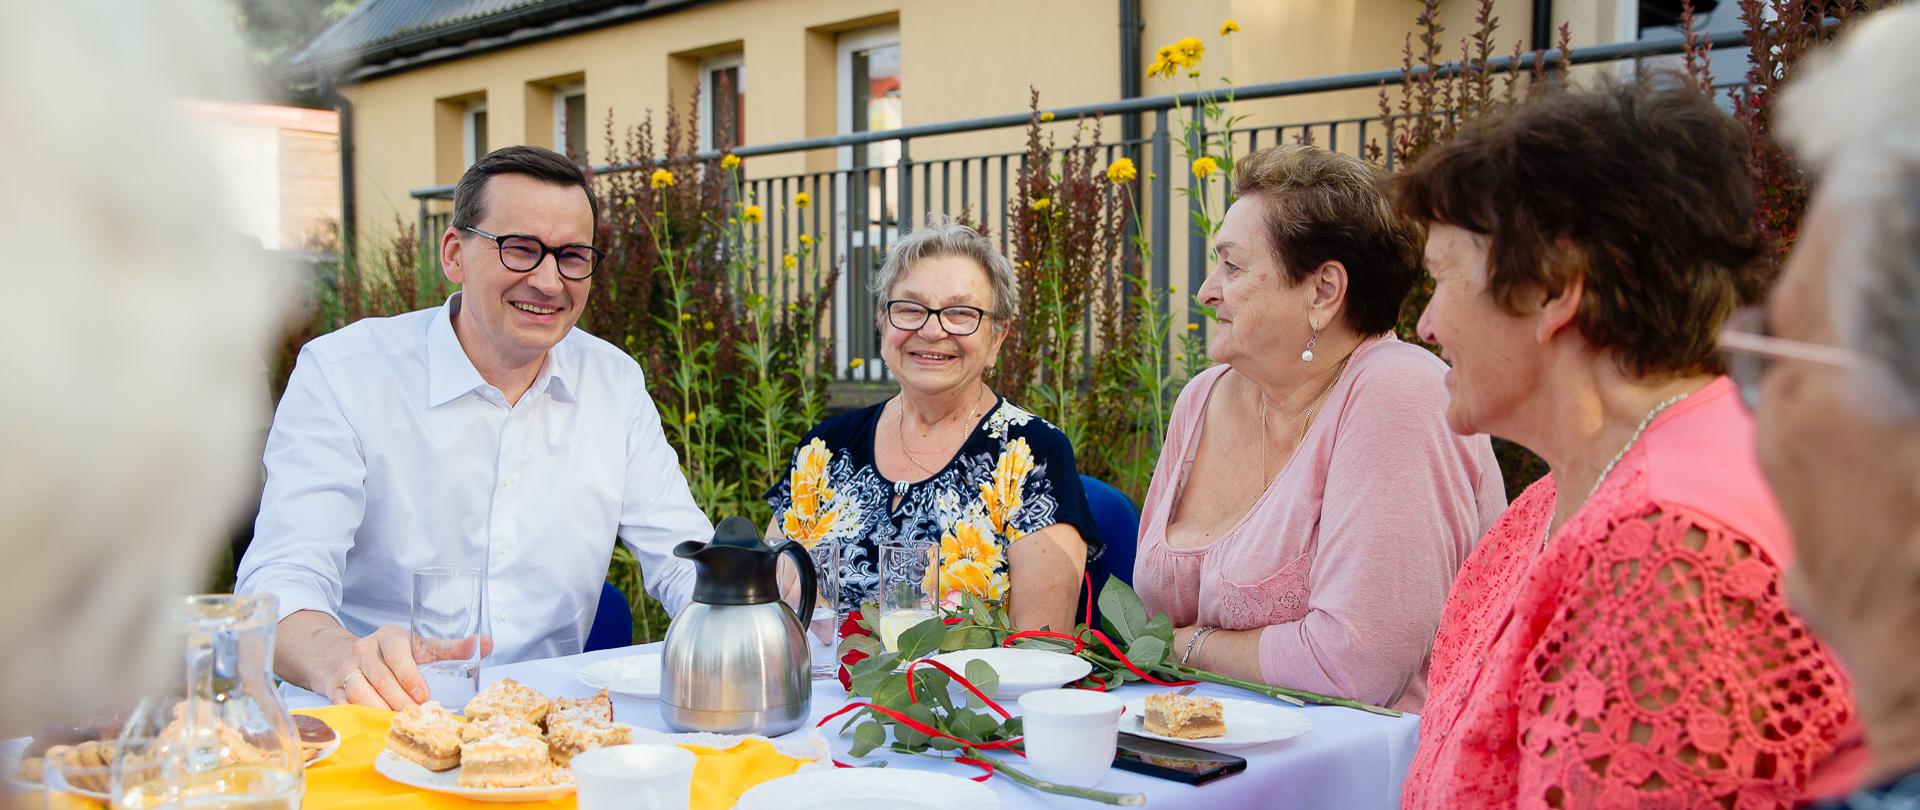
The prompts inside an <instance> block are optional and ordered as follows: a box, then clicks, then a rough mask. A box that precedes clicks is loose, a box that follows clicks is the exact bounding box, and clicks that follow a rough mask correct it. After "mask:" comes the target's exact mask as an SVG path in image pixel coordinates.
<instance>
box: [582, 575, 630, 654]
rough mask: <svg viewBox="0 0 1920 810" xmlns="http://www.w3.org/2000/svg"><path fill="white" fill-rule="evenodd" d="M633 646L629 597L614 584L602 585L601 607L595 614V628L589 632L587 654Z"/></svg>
mask: <svg viewBox="0 0 1920 810" xmlns="http://www.w3.org/2000/svg"><path fill="white" fill-rule="evenodd" d="M631 646H633V607H632V606H631V605H628V604H627V595H626V594H624V593H621V592H620V589H619V588H616V587H614V586H613V583H611V582H607V583H602V587H601V588H600V607H599V609H598V611H597V612H595V613H594V614H593V628H592V629H591V630H588V631H587V649H586V651H587V652H593V651H594V650H611V649H613V648H615V647H631Z"/></svg>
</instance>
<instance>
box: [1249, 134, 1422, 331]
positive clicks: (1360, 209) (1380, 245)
mask: <svg viewBox="0 0 1920 810" xmlns="http://www.w3.org/2000/svg"><path fill="white" fill-rule="evenodd" d="M1384 178H1385V175H1384V174H1383V173H1382V172H1381V171H1380V170H1379V169H1378V168H1376V167H1374V166H1373V165H1372V164H1370V163H1367V162H1365V161H1362V160H1360V159H1359V158H1355V157H1352V156H1349V155H1343V154H1340V153H1338V152H1329V151H1327V150H1325V149H1321V148H1319V147H1315V146H1302V145H1294V144H1288V145H1281V146H1273V147H1269V148H1266V149H1262V150H1260V151H1258V152H1254V153H1252V154H1250V155H1247V156H1246V157H1243V158H1241V159H1240V160H1239V161H1237V162H1236V165H1235V167H1234V177H1233V193H1234V196H1236V197H1260V198H1263V199H1265V200H1266V201H1267V204H1268V209H1267V222H1266V231H1267V240H1268V242H1270V243H1271V244H1272V246H1273V250H1274V252H1275V253H1277V254H1279V256H1280V265H1281V267H1282V268H1283V272H1285V274H1286V277H1287V280H1288V282H1289V283H1292V284H1299V283H1300V282H1302V281H1304V280H1305V279H1306V278H1307V275H1308V274H1309V273H1312V272H1313V270H1314V268H1317V267H1319V266H1320V265H1322V264H1325V263H1326V262H1329V261H1337V262H1340V263H1341V264H1343V265H1345V266H1346V268H1347V305H1346V311H1345V312H1344V313H1343V315H1342V317H1344V318H1345V319H1346V322H1347V325H1348V326H1351V327H1353V330H1354V331H1356V332H1359V333H1360V334H1362V335H1375V334H1380V333H1382V332H1385V331H1387V330H1389V329H1392V328H1393V325H1394V323H1395V322H1396V321H1398V320H1399V318H1400V302H1401V301H1402V300H1404V299H1405V298H1406V297H1407V291H1408V290H1411V289H1413V280H1414V278H1415V276H1416V274H1418V273H1419V267H1420V243H1421V233H1420V229H1419V228H1418V227H1417V226H1415V225H1414V224H1413V223H1411V222H1409V221H1408V220H1406V219H1404V218H1402V217H1401V216H1399V215H1398V214H1395V213H1394V211H1393V208H1392V207H1391V206H1390V205H1388V203H1387V198H1386V195H1385V194H1384V193H1383V192H1382V191H1381V181H1382V180H1383V179H1384Z"/></svg>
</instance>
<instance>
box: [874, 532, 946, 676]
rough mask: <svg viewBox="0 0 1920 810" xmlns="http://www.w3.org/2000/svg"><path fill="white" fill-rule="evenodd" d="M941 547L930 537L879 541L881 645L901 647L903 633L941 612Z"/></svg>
mask: <svg viewBox="0 0 1920 810" xmlns="http://www.w3.org/2000/svg"><path fill="white" fill-rule="evenodd" d="M938 553H939V546H937V545H936V544H935V543H934V542H933V541H932V540H929V539H900V540H889V541H887V542H884V543H881V544H880V559H879V563H880V625H879V628H878V630H879V633H880V644H881V646H882V647H884V648H885V649H886V650H887V651H888V652H897V651H899V649H900V634H901V633H905V632H906V631H907V630H908V629H909V628H912V627H913V626H914V625H916V624H919V623H921V622H924V621H926V620H928V619H931V618H933V617H935V616H938V615H940V611H939V601H938V599H937V596H936V595H937V594H938V593H940V588H939V577H940V566H939V565H938V564H936V563H935V559H936V555H937V554H938Z"/></svg>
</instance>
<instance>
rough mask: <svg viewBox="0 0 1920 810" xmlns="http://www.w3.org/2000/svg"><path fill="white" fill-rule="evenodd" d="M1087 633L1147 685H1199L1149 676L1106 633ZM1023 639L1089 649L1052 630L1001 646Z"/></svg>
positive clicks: (1032, 632) (1009, 638)
mask: <svg viewBox="0 0 1920 810" xmlns="http://www.w3.org/2000/svg"><path fill="white" fill-rule="evenodd" d="M1086 632H1087V634H1088V635H1091V636H1093V639H1094V640H1095V641H1098V642H1100V643H1101V645H1103V646H1105V647H1106V648H1107V652H1110V653H1112V654H1113V657H1114V658H1115V659H1116V660H1118V661H1119V662H1120V665H1121V666H1124V667H1126V668H1127V669H1128V670H1131V671H1132V672H1133V674H1135V675H1138V676H1140V680H1143V681H1146V682H1147V683H1152V684H1159V685H1161V686H1186V685H1188V684H1195V683H1199V681H1163V680H1160V679H1159V678H1155V677H1153V676H1152V675H1148V674H1147V673H1146V672H1145V671H1144V670H1142V669H1140V667H1138V666H1135V665H1134V663H1133V659H1131V658H1128V657H1127V654H1126V653H1123V652H1121V651H1120V647H1119V646H1118V645H1115V644H1114V643H1113V639H1110V638H1107V634H1106V633H1102V632H1100V631H1098V630H1095V629H1093V628H1091V627H1089V628H1087V630H1086ZM1023 638H1051V639H1059V640H1063V641H1071V642H1073V654H1074V655H1079V654H1080V651H1081V650H1084V649H1086V648H1087V644H1086V642H1084V641H1082V640H1081V639H1080V638H1079V637H1078V636H1070V635H1067V634H1066V633H1055V632H1053V631H1051V630H1028V631H1025V632H1022V633H1014V634H1013V635H1011V636H1007V640H1006V642H1005V643H1003V644H1001V645H1000V646H1002V647H1011V646H1013V643H1014V642H1015V641H1019V640H1020V639H1023ZM1088 677H1089V678H1092V676H1088ZM1111 686H1112V684H1107V683H1105V682H1102V688H1101V689H1100V690H1099V691H1102V692H1104V691H1106V690H1107V688H1108V687H1111Z"/></svg>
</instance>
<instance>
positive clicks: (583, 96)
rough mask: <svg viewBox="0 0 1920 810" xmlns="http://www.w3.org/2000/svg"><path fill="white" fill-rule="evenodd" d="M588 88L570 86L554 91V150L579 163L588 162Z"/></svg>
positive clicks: (581, 85)
mask: <svg viewBox="0 0 1920 810" xmlns="http://www.w3.org/2000/svg"><path fill="white" fill-rule="evenodd" d="M587 128H588V124H587V87H586V85H584V84H570V85H566V86H563V87H556V88H554V91H553V148H554V151H556V152H559V153H561V154H563V155H566V156H567V159H568V160H572V161H575V162H577V163H585V162H587Z"/></svg>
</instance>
